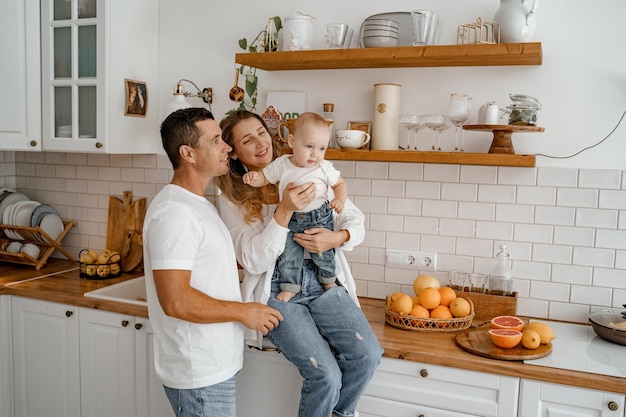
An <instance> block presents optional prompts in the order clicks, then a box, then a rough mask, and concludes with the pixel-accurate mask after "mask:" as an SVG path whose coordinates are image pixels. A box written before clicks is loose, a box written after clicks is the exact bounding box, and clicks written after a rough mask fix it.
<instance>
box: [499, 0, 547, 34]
mask: <svg viewBox="0 0 626 417" xmlns="http://www.w3.org/2000/svg"><path fill="white" fill-rule="evenodd" d="M538 6H539V0H500V8H499V9H498V11H497V12H496V14H495V16H494V17H493V20H494V21H496V22H498V23H500V41H501V42H502V43H518V42H530V41H531V40H532V38H533V36H534V35H535V27H536V21H535V14H536V12H537V7H538Z"/></svg>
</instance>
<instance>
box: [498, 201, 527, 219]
mask: <svg viewBox="0 0 626 417" xmlns="http://www.w3.org/2000/svg"><path fill="white" fill-rule="evenodd" d="M534 209H535V207H534V206H530V205H520V204H518V205H515V204H496V221H498V222H511V223H532V222H533V221H534V219H535V210H534Z"/></svg>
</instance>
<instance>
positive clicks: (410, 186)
mask: <svg viewBox="0 0 626 417" xmlns="http://www.w3.org/2000/svg"><path fill="white" fill-rule="evenodd" d="M406 197H408V198H430V199H439V198H440V197H441V183H438V182H428V181H407V182H406Z"/></svg>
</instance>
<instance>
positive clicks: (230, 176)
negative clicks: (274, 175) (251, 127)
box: [213, 110, 280, 223]
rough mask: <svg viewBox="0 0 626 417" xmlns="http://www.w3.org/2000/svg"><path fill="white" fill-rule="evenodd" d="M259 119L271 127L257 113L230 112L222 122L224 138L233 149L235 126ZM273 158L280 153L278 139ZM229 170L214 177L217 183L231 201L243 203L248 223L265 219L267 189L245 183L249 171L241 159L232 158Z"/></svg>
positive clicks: (264, 126)
mask: <svg viewBox="0 0 626 417" xmlns="http://www.w3.org/2000/svg"><path fill="white" fill-rule="evenodd" d="M252 118H254V119H257V120H258V121H259V122H260V123H261V125H263V128H265V130H267V132H268V135H269V134H270V133H269V129H268V128H267V125H266V124H265V121H264V120H263V119H262V118H261V116H259V115H258V114H256V113H252V112H249V111H247V110H237V111H234V112H232V113H230V114H229V115H228V116H226V117H225V118H224V119H223V120H222V121H221V122H220V128H221V129H222V139H224V142H226V143H227V144H229V145H230V146H231V147H232V148H233V150H234V149H235V146H234V137H233V128H234V127H235V126H237V125H238V124H239V122H241V121H243V120H247V119H252ZM272 154H273V157H272V159H276V158H277V157H278V156H279V155H280V146H279V144H278V143H277V141H275V140H272ZM228 166H229V168H228V172H227V173H226V174H224V175H222V176H219V177H215V178H214V179H213V181H214V183H215V185H217V186H218V187H219V189H220V190H221V191H222V192H223V193H224V194H225V195H226V197H228V199H229V200H230V201H232V202H233V203H235V204H240V205H243V207H244V208H245V210H246V215H245V216H244V219H245V221H246V222H248V223H252V222H254V221H256V220H260V221H261V222H262V221H263V206H264V205H265V204H267V190H266V189H264V188H255V187H251V186H249V185H246V184H244V183H243V179H242V177H243V175H244V174H245V173H246V172H248V169H247V168H246V167H245V166H244V165H243V163H241V161H240V160H239V159H233V158H231V159H230V161H229V163H228Z"/></svg>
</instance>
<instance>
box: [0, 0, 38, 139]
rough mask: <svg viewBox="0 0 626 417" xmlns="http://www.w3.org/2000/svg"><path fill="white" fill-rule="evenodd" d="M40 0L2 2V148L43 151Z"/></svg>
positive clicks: (0, 102) (0, 120) (0, 103)
mask: <svg viewBox="0 0 626 417" xmlns="http://www.w3.org/2000/svg"><path fill="white" fill-rule="evenodd" d="M39 33H40V32H39V0H3V1H2V2H1V3H0V34H1V35H2V36H1V37H2V39H3V42H1V43H0V56H2V65H0V91H2V94H0V108H1V109H2V111H1V112H0V150H29V151H30V150H33V151H40V150H41V77H40V74H41V64H40V62H41V61H40V54H39V49H40V48H39V45H40V39H39Z"/></svg>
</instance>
